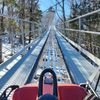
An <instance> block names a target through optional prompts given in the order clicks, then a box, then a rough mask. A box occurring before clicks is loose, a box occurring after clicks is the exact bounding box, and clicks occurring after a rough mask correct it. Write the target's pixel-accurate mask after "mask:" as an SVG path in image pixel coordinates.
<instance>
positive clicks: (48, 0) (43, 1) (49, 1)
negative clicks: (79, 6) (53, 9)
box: [39, 0, 70, 17]
mask: <svg viewBox="0 0 100 100" xmlns="http://www.w3.org/2000/svg"><path fill="white" fill-rule="evenodd" d="M59 1H61V0H59ZM54 4H55V0H40V2H39V5H40V9H41V10H42V11H45V10H46V9H48V8H49V7H50V6H52V5H54ZM58 7H59V6H58ZM58 9H59V10H61V9H60V7H59V8H58ZM65 12H66V17H67V16H69V15H70V7H69V4H68V2H66V1H65ZM58 13H59V15H60V16H62V13H61V11H58Z"/></svg>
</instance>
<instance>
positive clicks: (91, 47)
mask: <svg viewBox="0 0 100 100" xmlns="http://www.w3.org/2000/svg"><path fill="white" fill-rule="evenodd" d="M69 1H70V0H69ZM70 6H71V7H70V8H71V14H70V19H73V18H76V17H78V16H81V15H84V14H87V13H90V12H93V11H96V10H99V9H100V0H71V1H70ZM80 20H81V21H80V22H79V19H77V20H75V21H72V22H70V23H69V28H71V29H78V30H85V31H94V32H100V12H98V13H95V14H92V15H89V16H86V17H83V18H81V19H80ZM69 38H70V39H72V40H73V41H75V42H76V43H78V44H79V45H80V46H82V47H83V48H85V49H86V50H88V51H89V52H91V53H92V54H94V55H95V56H97V57H99V58H100V35H95V34H90V33H79V32H70V34H69Z"/></svg>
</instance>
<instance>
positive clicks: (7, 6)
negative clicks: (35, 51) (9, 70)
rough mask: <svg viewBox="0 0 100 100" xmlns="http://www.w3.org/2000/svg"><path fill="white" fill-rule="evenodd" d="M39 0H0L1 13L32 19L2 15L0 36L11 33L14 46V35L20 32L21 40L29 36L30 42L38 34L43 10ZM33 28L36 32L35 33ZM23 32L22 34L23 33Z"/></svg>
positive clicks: (0, 47)
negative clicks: (40, 7)
mask: <svg viewBox="0 0 100 100" xmlns="http://www.w3.org/2000/svg"><path fill="white" fill-rule="evenodd" d="M38 2H39V0H0V14H4V15H7V16H10V17H15V18H16V19H17V18H21V19H25V20H29V21H32V22H33V23H28V22H25V21H21V20H13V19H10V18H7V17H3V16H0V36H1V37H2V35H4V34H5V33H6V32H8V33H9V38H10V39H9V42H11V44H12V47H13V42H14V40H13V36H15V34H16V33H17V34H19V36H20V42H22V37H24V42H25V39H26V37H27V36H28V39H29V42H30V41H31V38H32V37H35V36H37V34H38V32H37V30H38V28H39V23H40V19H41V16H42V12H41V10H40V9H39V5H38ZM33 30H35V32H34V33H33ZM21 33H22V34H21ZM26 34H27V36H26ZM1 62H2V38H0V63H1Z"/></svg>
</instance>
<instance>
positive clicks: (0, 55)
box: [0, 1, 5, 63]
mask: <svg viewBox="0 0 100 100" xmlns="http://www.w3.org/2000/svg"><path fill="white" fill-rule="evenodd" d="M4 6H5V3H4V1H3V3H2V14H3V12H4ZM0 21H1V24H0V25H1V28H0V63H2V62H3V59H2V32H3V31H4V25H3V17H0Z"/></svg>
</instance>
